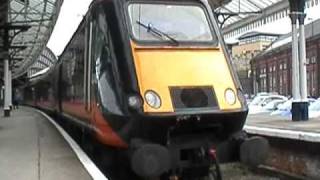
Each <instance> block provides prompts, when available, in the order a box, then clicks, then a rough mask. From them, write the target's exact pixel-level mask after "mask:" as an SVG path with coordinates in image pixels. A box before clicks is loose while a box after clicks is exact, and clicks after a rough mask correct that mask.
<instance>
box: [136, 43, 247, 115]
mask: <svg viewBox="0 0 320 180" xmlns="http://www.w3.org/2000/svg"><path fill="white" fill-rule="evenodd" d="M133 46H134V45H133ZM133 51H134V61H135V66H136V72H137V77H138V81H139V86H140V91H141V94H142V95H144V93H145V92H146V91H147V90H154V91H155V92H157V93H158V94H159V95H160V96H161V99H162V106H161V107H160V108H159V109H153V108H151V107H150V106H148V105H147V104H146V103H145V105H144V111H145V112H174V109H173V107H172V103H171V97H170V92H169V87H170V86H212V87H213V88H214V90H215V93H216V96H217V100H218V104H219V107H220V109H222V110H230V109H239V108H241V104H240V102H239V100H237V102H236V104H234V105H229V104H227V102H226V101H225V98H224V93H225V90H226V89H227V88H231V89H233V90H234V91H235V92H236V89H235V85H234V82H233V79H232V76H231V74H230V70H229V67H228V65H227V62H226V60H225V57H224V55H223V53H222V52H221V51H220V49H217V48H216V49H214V48H212V49H199V48H198V49H196V48H193V49H192V48H189V49H178V48H172V49H170V48H162V49H160V48H159V49H155V48H139V47H135V46H134V47H133Z"/></svg>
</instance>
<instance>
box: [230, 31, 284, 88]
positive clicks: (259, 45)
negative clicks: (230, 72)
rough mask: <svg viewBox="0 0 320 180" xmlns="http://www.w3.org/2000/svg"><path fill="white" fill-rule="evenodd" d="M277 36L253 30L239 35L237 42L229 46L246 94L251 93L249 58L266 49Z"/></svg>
mask: <svg viewBox="0 0 320 180" xmlns="http://www.w3.org/2000/svg"><path fill="white" fill-rule="evenodd" d="M279 36H280V35H279V34H273V33H264V32H257V31H253V32H249V33H246V34H244V35H242V36H240V37H239V38H238V40H239V42H238V43H237V44H233V45H232V46H231V53H232V58H233V62H234V65H235V67H236V71H237V73H238V76H239V78H240V82H241V84H242V87H243V88H244V92H245V93H246V94H252V93H253V86H252V78H251V65H250V61H251V59H252V58H253V57H255V56H257V55H258V54H259V53H261V52H262V51H264V50H265V49H267V48H268V47H269V45H270V44H271V43H272V42H273V41H275V40H276V39H277V38H278V37H279Z"/></svg>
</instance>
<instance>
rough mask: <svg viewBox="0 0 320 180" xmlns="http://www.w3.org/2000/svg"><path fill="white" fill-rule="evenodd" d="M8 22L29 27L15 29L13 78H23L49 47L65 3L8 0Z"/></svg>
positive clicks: (11, 33)
mask: <svg viewBox="0 0 320 180" xmlns="http://www.w3.org/2000/svg"><path fill="white" fill-rule="evenodd" d="M7 1H8V4H9V10H8V23H9V24H10V25H12V26H20V27H21V26H24V27H28V28H27V31H21V30H12V31H10V32H9V33H10V36H11V37H12V42H11V46H14V48H11V49H9V54H10V58H11V60H12V61H13V64H14V67H15V68H13V77H14V78H15V77H18V76H21V75H23V74H24V73H25V72H26V71H27V70H28V68H29V67H30V66H31V65H32V64H33V63H34V62H35V61H36V60H37V57H38V56H39V55H40V54H41V52H42V50H43V48H44V47H45V45H46V44H47V41H48V40H49V37H50V35H51V32H52V30H53V27H54V25H55V22H56V20H57V17H58V13H59V11H60V7H61V5H62V2H63V0H7Z"/></svg>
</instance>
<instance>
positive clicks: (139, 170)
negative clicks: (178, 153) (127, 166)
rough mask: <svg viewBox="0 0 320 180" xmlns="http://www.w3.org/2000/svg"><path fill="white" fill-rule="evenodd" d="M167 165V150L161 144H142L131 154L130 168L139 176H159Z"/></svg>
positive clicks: (168, 161)
mask: <svg viewBox="0 0 320 180" xmlns="http://www.w3.org/2000/svg"><path fill="white" fill-rule="evenodd" d="M169 166H170V157H169V151H168V149H167V148H165V147H164V146H161V145H157V144H146V145H142V146H140V147H139V148H137V149H136V150H135V151H134V152H133V154H132V156H131V168H132V170H133V171H134V172H135V173H136V174H137V175H139V176H141V177H157V176H160V175H161V174H162V173H164V172H166V171H167V170H168V169H169Z"/></svg>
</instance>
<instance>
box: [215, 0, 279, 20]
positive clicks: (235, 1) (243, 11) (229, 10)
mask: <svg viewBox="0 0 320 180" xmlns="http://www.w3.org/2000/svg"><path fill="white" fill-rule="evenodd" d="M280 1H283V0H262V1H261V0H232V1H230V2H229V3H227V4H225V5H223V6H221V7H218V8H217V9H216V10H215V12H216V13H222V14H233V16H234V17H235V18H229V19H228V20H226V22H225V23H224V26H228V25H230V24H233V23H236V22H237V21H239V20H241V19H243V18H247V17H249V16H252V15H254V13H257V12H260V11H263V10H264V9H266V8H268V7H270V6H272V5H274V4H276V3H278V2H280Z"/></svg>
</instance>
